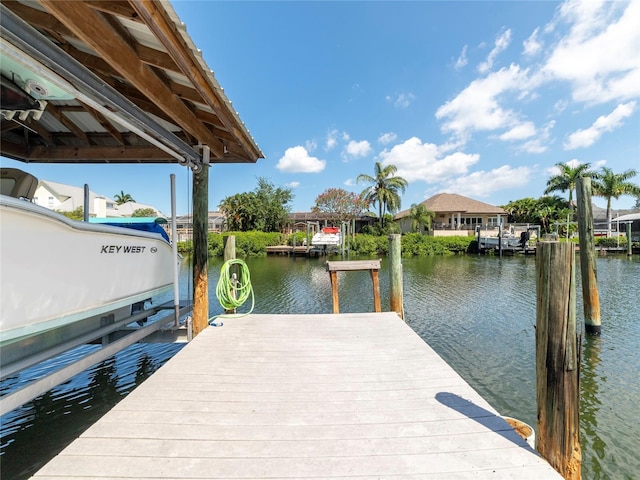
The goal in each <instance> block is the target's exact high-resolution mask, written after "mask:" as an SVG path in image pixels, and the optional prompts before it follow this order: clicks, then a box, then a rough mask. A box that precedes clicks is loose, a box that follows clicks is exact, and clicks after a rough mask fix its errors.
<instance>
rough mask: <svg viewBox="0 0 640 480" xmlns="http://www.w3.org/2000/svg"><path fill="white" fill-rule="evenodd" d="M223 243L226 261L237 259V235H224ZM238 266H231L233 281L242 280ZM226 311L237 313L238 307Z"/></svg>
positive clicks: (232, 293)
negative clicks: (239, 276)
mask: <svg viewBox="0 0 640 480" xmlns="http://www.w3.org/2000/svg"><path fill="white" fill-rule="evenodd" d="M222 243H223V244H224V257H223V259H224V261H225V263H226V262H228V261H229V260H235V259H236V236H235V235H226V236H224V237H222ZM238 271H239V269H238V266H237V265H232V266H231V268H230V269H229V273H230V274H231V281H232V282H233V281H234V280H235V281H236V282H237V281H239V280H240V278H238ZM234 275H235V279H234V278H233V276H234ZM234 286H235V283H234ZM234 293H235V292H234V291H233V290H232V291H231V296H232V297H233V298H235V295H234ZM225 313H236V309H235V308H232V309H231V310H225Z"/></svg>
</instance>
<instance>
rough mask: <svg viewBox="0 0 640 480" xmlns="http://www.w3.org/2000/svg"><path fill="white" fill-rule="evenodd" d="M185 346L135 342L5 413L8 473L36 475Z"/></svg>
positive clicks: (2, 462) (3, 463)
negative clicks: (138, 343)
mask: <svg viewBox="0 0 640 480" xmlns="http://www.w3.org/2000/svg"><path fill="white" fill-rule="evenodd" d="M94 348H95V347H93V346H88V347H82V348H81V349H78V350H76V351H74V352H71V353H70V354H68V355H66V356H62V357H60V358H58V359H56V360H55V361H52V362H49V365H48V369H55V368H59V367H60V366H62V365H64V364H66V363H68V362H69V361H70V360H71V359H72V358H76V357H78V356H81V355H82V353H83V352H82V350H84V354H86V353H88V352H89V351H91V350H93V349H94ZM180 348H182V345H179V344H169V345H164V344H158V345H133V346H131V347H129V348H128V349H126V350H124V351H122V352H120V353H119V354H117V355H116V356H114V357H111V358H109V359H107V360H105V361H103V362H101V363H99V364H97V365H95V366H93V367H92V368H90V369H89V370H86V371H85V372H82V373H80V374H78V375H76V376H75V377H73V378H72V379H70V380H69V381H67V382H65V383H63V384H62V385H59V386H58V387H56V388H54V389H52V390H50V391H49V392H47V393H45V394H44V395H41V396H40V397H38V398H36V399H34V400H33V401H31V402H29V403H27V404H25V405H24V406H22V407H21V408H18V409H16V410H14V411H12V412H10V413H8V414H6V415H4V416H2V424H1V426H0V436H1V437H2V446H1V450H0V471H1V472H2V479H3V480H5V479H7V480H8V479H25V478H29V477H31V476H32V475H33V474H34V473H35V472H36V471H37V470H39V469H40V468H41V467H42V466H43V465H44V464H45V463H46V462H47V461H49V460H50V459H51V458H53V457H54V456H55V455H57V454H58V453H59V452H60V451H61V450H62V449H63V448H64V447H65V446H67V445H68V444H69V443H71V442H72V441H73V440H74V439H75V438H77V437H78V436H80V434H82V432H84V431H85V430H86V429H87V428H88V427H89V426H91V425H92V424H93V423H95V422H96V421H97V420H98V419H99V418H100V417H102V416H103V415H104V414H105V413H106V412H108V411H109V410H110V409H111V408H112V407H113V406H114V405H115V404H116V403H118V401H119V400H120V399H121V398H122V397H123V396H124V395H126V394H127V393H129V392H130V391H131V390H133V388H135V386H136V385H138V384H140V383H141V382H142V381H143V380H144V379H146V378H148V376H149V375H151V374H152V373H153V372H154V371H156V370H157V369H158V368H159V367H160V366H161V365H162V364H164V363H165V362H166V361H167V360H168V359H169V358H171V357H172V356H173V355H174V354H175V353H176V352H177V351H178V350H179V349H180ZM41 374H42V371H41V368H40V369H38V368H34V369H30V370H27V371H26V372H22V373H21V374H20V375H17V376H16V377H13V378H11V379H8V381H9V382H10V383H11V384H13V385H15V384H19V383H21V382H27V381H29V380H30V379H32V378H36V377H38V376H41ZM3 383H4V382H3Z"/></svg>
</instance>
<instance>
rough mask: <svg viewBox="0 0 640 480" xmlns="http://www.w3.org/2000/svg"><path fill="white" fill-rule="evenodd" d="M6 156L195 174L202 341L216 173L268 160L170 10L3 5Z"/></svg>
mask: <svg viewBox="0 0 640 480" xmlns="http://www.w3.org/2000/svg"><path fill="white" fill-rule="evenodd" d="M0 8H1V11H0V26H1V55H2V56H1V62H0V67H1V70H2V72H1V73H2V106H1V107H2V115H1V119H2V120H1V131H2V137H1V141H0V154H1V155H2V156H4V157H7V158H11V159H15V160H20V161H23V162H26V163H35V162H46V163H75V164H79V163H111V164H113V163H144V164H147V163H148V164H158V163H179V164H181V165H184V166H186V167H189V168H191V169H192V171H193V217H194V218H193V226H194V227H193V241H194V259H193V263H194V265H193V275H194V282H193V285H194V286H193V290H194V291H193V334H194V335H197V334H198V333H199V332H200V331H201V330H203V329H204V328H205V327H206V326H207V317H208V309H209V307H208V295H207V292H208V285H207V212H208V182H209V181H208V168H207V167H208V165H209V164H211V163H255V162H256V161H257V160H258V159H259V158H263V157H264V156H263V154H262V152H261V151H260V149H259V148H258V146H257V145H256V142H255V141H254V139H253V138H252V137H251V135H250V134H249V131H248V129H247V128H246V126H245V125H244V124H243V122H242V121H241V120H240V117H239V115H238V113H237V112H236V111H235V110H234V109H233V107H232V105H231V102H230V101H229V99H228V98H227V97H226V95H225V94H224V92H223V89H222V88H221V87H220V85H219V84H218V82H217V81H216V79H215V76H214V74H213V72H212V71H211V70H210V69H209V67H208V66H207V64H206V62H205V61H204V59H203V58H202V54H201V52H200V51H199V50H198V49H197V48H196V46H195V45H194V43H193V41H192V39H191V38H190V36H189V35H188V33H187V30H186V27H185V25H184V24H183V23H182V22H181V21H180V19H179V18H178V15H177V14H176V12H175V11H174V9H173V7H172V6H171V4H170V3H169V2H168V1H166V0H159V1H158V0H114V1H90V0H88V1H59V0H38V1H32V0H23V1H5V0H3V1H2V4H1V5H0Z"/></svg>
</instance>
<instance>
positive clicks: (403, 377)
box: [34, 312, 561, 480]
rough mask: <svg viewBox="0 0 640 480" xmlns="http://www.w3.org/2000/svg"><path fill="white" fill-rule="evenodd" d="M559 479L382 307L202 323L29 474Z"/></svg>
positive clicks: (43, 479)
mask: <svg viewBox="0 0 640 480" xmlns="http://www.w3.org/2000/svg"><path fill="white" fill-rule="evenodd" d="M337 477H340V478H358V479H373V478H376V479H379V478H393V479H417V478H426V479H436V478H460V479H466V478H500V479H502V478H518V479H519V480H522V479H536V480H537V479H545V478H549V479H551V478H561V477H560V476H559V474H557V473H556V472H555V470H553V469H552V468H551V466H549V464H548V463H547V462H546V461H544V460H543V459H542V458H540V457H539V456H538V455H537V454H536V453H535V452H534V451H533V450H532V449H531V448H530V447H529V446H528V445H527V444H526V442H525V441H524V440H523V439H521V438H520V437H519V436H518V435H517V434H516V433H515V432H514V431H513V430H512V429H511V428H510V427H509V426H508V425H507V423H506V422H505V421H504V420H503V419H502V418H500V417H499V416H498V413H497V412H496V411H495V410H494V409H493V408H492V407H491V406H490V405H489V404H488V403H487V402H486V401H485V400H484V399H482V398H481V397H480V396H479V395H478V394H477V393H476V392H475V391H474V390H473V389H472V388H471V387H470V386H469V385H468V384H467V383H466V382H465V381H464V380H463V379H462V378H461V377H460V376H459V375H458V374H457V373H455V371H454V370H453V369H452V368H451V367H450V366H449V365H447V364H446V363H445V362H444V361H443V360H442V359H441V358H440V357H439V356H438V355H437V354H436V353H435V352H434V351H433V350H432V349H431V348H430V347H429V346H428V345H427V344H426V343H425V342H424V341H422V339H420V337H418V335H416V334H415V333H414V332H413V331H412V330H411V329H410V327H408V326H407V325H406V324H405V323H404V322H403V321H402V320H401V319H400V318H399V317H398V316H397V315H396V314H395V313H393V312H386V313H365V314H340V315H329V314H327V315H249V316H245V317H239V318H233V319H226V320H224V326H222V327H218V328H214V327H210V328H207V329H205V330H204V331H203V332H201V333H200V334H199V335H198V336H197V337H196V338H195V339H194V340H193V341H192V342H191V343H189V344H188V345H187V346H186V347H185V348H184V349H182V350H181V351H180V352H179V353H178V354H176V355H175V357H174V358H172V359H171V360H170V361H169V362H167V363H166V364H165V365H164V366H163V367H162V368H160V369H159V370H158V371H157V372H156V373H154V374H153V375H152V376H151V377H150V378H149V379H147V380H146V381H145V382H144V383H143V384H142V385H140V386H139V387H138V388H136V389H135V390H134V391H133V392H132V393H130V394H129V395H128V396H127V397H125V398H124V399H123V400H122V401H121V402H120V403H118V404H117V405H116V406H115V407H114V408H113V409H112V410H111V411H110V412H108V413H107V414H106V415H105V416H104V417H103V418H102V419H100V420H99V421H98V422H97V423H95V424H94V425H93V426H91V427H90V428H89V429H88V430H87V431H86V432H84V433H83V434H82V435H81V436H80V437H79V438H78V439H76V440H75V441H74V442H73V443H72V444H71V445H69V446H68V447H67V448H66V449H65V450H64V451H62V452H61V453H60V454H59V455H58V456H57V457H56V458H54V459H53V460H52V461H51V462H50V463H48V464H47V465H45V466H44V467H43V468H42V469H41V470H40V471H39V472H38V473H37V474H36V475H35V477H34V478H36V479H40V480H46V479H60V478H82V479H93V478H101V479H104V478H111V479H124V478H127V479H151V478H153V479H162V478H167V479H168V478H171V479H221V478H229V479H231V478H233V479H240V478H242V479H247V478H254V479H267V478H268V479H284V478H289V479H291V478H300V479H302V478H304V479H320V478H337Z"/></svg>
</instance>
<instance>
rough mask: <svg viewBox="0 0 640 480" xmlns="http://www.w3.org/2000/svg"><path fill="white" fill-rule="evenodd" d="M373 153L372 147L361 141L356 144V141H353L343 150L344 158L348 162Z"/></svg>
mask: <svg viewBox="0 0 640 480" xmlns="http://www.w3.org/2000/svg"><path fill="white" fill-rule="evenodd" d="M371 152H372V148H371V145H370V144H369V142H368V141H366V140H361V141H360V142H356V141H355V140H351V141H350V142H349V143H347V145H346V146H345V147H344V149H343V150H342V156H343V158H345V159H346V160H349V159H353V158H358V157H366V156H367V155H369V154H370V153H371Z"/></svg>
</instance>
